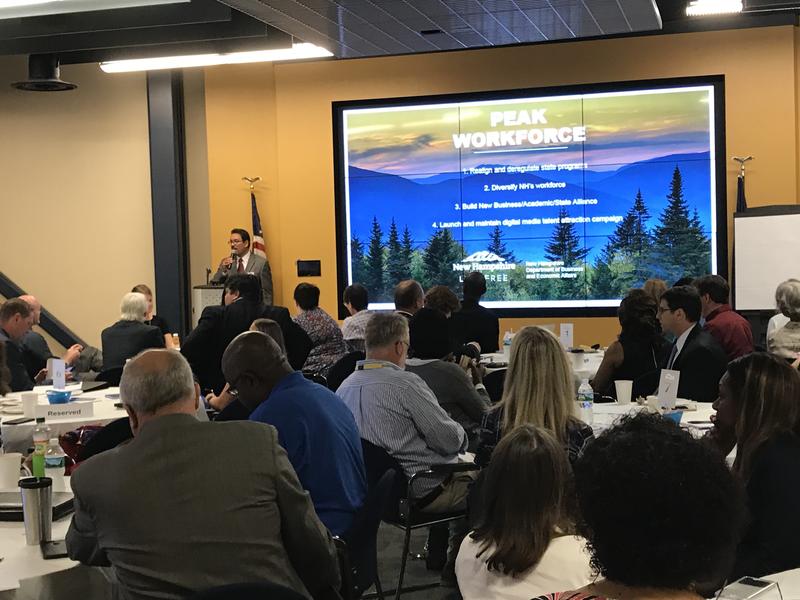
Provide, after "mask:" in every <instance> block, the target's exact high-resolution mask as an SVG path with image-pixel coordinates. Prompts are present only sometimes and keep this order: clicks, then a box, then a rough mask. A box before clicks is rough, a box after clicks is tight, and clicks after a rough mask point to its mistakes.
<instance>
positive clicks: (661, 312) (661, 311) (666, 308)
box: [658, 306, 678, 315]
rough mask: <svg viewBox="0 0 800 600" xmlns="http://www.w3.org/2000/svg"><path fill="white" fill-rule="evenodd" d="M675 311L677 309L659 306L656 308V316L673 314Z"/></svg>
mask: <svg viewBox="0 0 800 600" xmlns="http://www.w3.org/2000/svg"><path fill="white" fill-rule="evenodd" d="M676 310H678V309H677V308H675V309H673V308H670V307H669V306H667V307H664V306H659V307H658V314H659V315H661V314H664V313H665V312H675V311H676Z"/></svg>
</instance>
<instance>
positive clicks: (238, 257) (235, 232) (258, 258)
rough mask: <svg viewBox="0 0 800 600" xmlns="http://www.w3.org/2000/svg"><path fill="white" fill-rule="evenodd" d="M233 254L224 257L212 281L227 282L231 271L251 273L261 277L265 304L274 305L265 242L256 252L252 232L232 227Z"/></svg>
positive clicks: (231, 243) (231, 242)
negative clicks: (253, 247) (251, 243)
mask: <svg viewBox="0 0 800 600" xmlns="http://www.w3.org/2000/svg"><path fill="white" fill-rule="evenodd" d="M229 243H230V245H231V255H230V256H226V257H225V258H223V259H222V260H221V261H220V263H219V268H218V269H217V272H216V273H214V276H213V277H212V278H211V283H215V284H216V283H225V280H226V279H228V275H230V274H231V273H251V274H253V275H256V276H258V277H260V278H261V289H263V290H264V304H268V305H272V271H271V270H270V268H269V262H268V261H267V259H266V255H264V247H263V242H262V244H261V247H260V251H261V252H260V254H259V253H258V252H259V248H258V247H256V248H255V251H254V252H251V251H250V234H249V233H247V231H245V230H244V229H231V239H230V242H229Z"/></svg>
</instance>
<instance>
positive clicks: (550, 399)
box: [476, 327, 592, 466]
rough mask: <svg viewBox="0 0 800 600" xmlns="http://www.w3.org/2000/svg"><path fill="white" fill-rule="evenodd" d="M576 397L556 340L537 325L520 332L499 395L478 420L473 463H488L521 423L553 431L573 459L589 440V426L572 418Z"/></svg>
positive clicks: (572, 376)
mask: <svg viewBox="0 0 800 600" xmlns="http://www.w3.org/2000/svg"><path fill="white" fill-rule="evenodd" d="M575 398H576V395H575V377H574V375H573V373H572V367H571V366H570V363H569V360H568V359H567V355H566V354H565V353H564V349H563V348H562V347H561V343H560V342H559V341H558V338H556V336H554V335H553V334H552V333H550V332H549V331H548V330H546V329H542V328H541V327H525V328H523V329H521V330H520V331H519V332H518V333H517V334H516V335H515V336H514V341H513V342H512V343H511V355H510V358H509V361H508V371H506V378H505V382H504V384H503V396H502V398H501V399H500V402H498V403H497V404H495V405H494V407H493V408H492V409H491V410H490V411H489V412H488V413H486V416H485V417H484V419H483V424H482V425H481V432H480V442H479V444H478V449H477V452H476V462H477V463H478V464H479V465H481V466H486V465H487V464H489V460H490V458H491V455H492V452H493V451H494V447H495V446H496V445H497V443H498V442H499V441H500V439H501V438H502V437H503V436H504V435H505V434H507V433H508V432H510V431H511V430H513V429H514V428H515V427H519V426H520V425H524V424H526V423H530V424H531V425H536V426H537V427H541V428H542V429H545V430H547V431H549V432H550V433H552V434H553V435H554V436H555V438H556V439H557V440H558V442H559V444H561V446H562V447H563V448H564V449H565V450H566V451H567V454H568V456H569V459H570V461H574V460H575V459H576V458H577V457H578V454H579V453H580V451H581V448H583V445H584V444H585V443H586V441H587V440H588V439H590V438H591V437H592V428H591V427H589V426H588V425H587V424H586V423H584V422H583V421H580V420H579V419H578V418H577V417H575V415H574V411H575Z"/></svg>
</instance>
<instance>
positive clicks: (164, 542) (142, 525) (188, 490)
mask: <svg viewBox="0 0 800 600" xmlns="http://www.w3.org/2000/svg"><path fill="white" fill-rule="evenodd" d="M120 397H121V399H122V403H123V405H124V406H125V410H126V411H127V413H128V416H129V418H130V422H131V430H132V432H133V435H134V438H133V440H132V441H131V442H130V443H128V444H125V445H122V446H118V447H117V448H114V449H113V450H108V451H106V452H103V453H101V454H98V455H96V456H94V457H92V458H90V459H88V460H87V461H86V462H84V463H83V464H81V467H80V469H78V470H77V471H75V472H74V473H73V476H72V480H71V484H72V489H73V492H74V493H75V501H74V504H75V515H74V516H73V519H72V523H71V524H70V528H69V531H68V532H67V539H66V542H67V552H68V553H69V556H70V558H72V559H73V560H79V561H81V562H83V563H85V564H89V565H98V566H104V565H105V566H108V565H110V566H111V567H112V568H113V570H114V572H115V575H116V578H117V579H118V581H119V585H120V587H121V588H122V589H121V590H120V591H121V592H122V593H121V594H120V596H121V597H124V598H127V599H129V600H144V599H146V598H164V599H170V600H173V599H174V600H178V599H183V598H187V597H189V596H192V595H193V594H194V593H195V592H198V591H201V590H205V589H209V588H212V587H217V586H221V585H226V584H233V583H241V582H251V581H252V582H255V581H264V580H268V581H269V582H271V583H274V584H278V585H281V586H284V587H286V588H289V589H292V590H295V591H296V592H298V593H299V594H301V596H302V597H304V598H310V597H311V596H318V595H321V594H322V593H324V592H325V591H327V590H330V589H336V588H338V585H339V568H338V562H337V558H336V548H335V546H334V543H333V540H332V538H331V536H330V533H329V532H328V531H327V530H326V529H325V526H324V525H322V523H321V522H320V520H319V519H318V518H317V515H316V514H315V513H314V507H313V505H312V504H311V500H310V499H309V497H308V494H306V493H305V492H304V491H303V488H302V487H301V486H300V482H299V481H298V479H297V475H296V474H295V472H294V470H293V469H292V466H291V464H290V463H289V460H288V458H287V456H286V452H285V451H284V450H283V449H282V448H281V447H280V446H279V444H278V434H277V432H276V431H275V428H274V427H271V426H269V425H265V424H263V423H253V422H247V421H239V422H231V423H209V422H200V421H198V420H197V419H196V417H195V410H196V409H197V406H198V397H199V389H198V388H197V386H196V385H195V384H194V381H193V379H192V372H191V369H190V368H189V365H188V363H187V362H186V360H185V359H184V358H183V357H182V356H181V355H180V354H179V353H177V352H175V351H173V350H150V351H147V352H144V353H143V354H141V355H139V356H137V357H135V358H134V359H133V360H131V361H130V362H129V363H128V364H127V365H126V366H125V371H124V373H123V375H122V381H121V382H120Z"/></svg>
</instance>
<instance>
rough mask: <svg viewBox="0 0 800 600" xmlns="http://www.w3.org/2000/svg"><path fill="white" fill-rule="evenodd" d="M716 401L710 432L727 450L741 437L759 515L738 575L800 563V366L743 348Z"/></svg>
mask: <svg viewBox="0 0 800 600" xmlns="http://www.w3.org/2000/svg"><path fill="white" fill-rule="evenodd" d="M714 408H715V409H716V411H717V414H716V415H715V416H714V417H713V421H714V429H713V430H712V431H711V433H710V439H711V440H713V441H714V442H715V443H716V445H717V446H718V447H719V449H720V450H722V451H723V452H724V453H726V454H727V453H728V452H730V450H732V449H733V446H734V445H736V458H735V460H734V462H733V471H734V473H735V474H737V475H738V476H739V477H740V478H741V480H742V482H743V483H744V485H745V489H746V491H747V504H748V509H749V512H750V517H751V518H750V522H749V524H748V527H747V529H746V531H745V535H744V538H743V539H742V543H741V545H740V547H739V550H738V552H737V556H736V565H735V567H734V569H733V574H732V576H731V578H738V577H739V576H741V575H752V576H755V577H758V576H761V575H765V574H768V573H777V572H779V571H785V570H788V569H794V568H797V567H800V536H798V535H797V533H798V532H799V531H800V512H798V511H797V498H798V495H800V373H798V371H797V370H796V369H794V368H792V367H791V366H790V365H789V364H788V363H786V362H785V361H784V360H782V359H781V358H779V357H776V356H774V355H770V354H767V353H766V352H756V353H753V354H749V355H747V356H743V357H742V358H739V359H737V360H735V361H733V362H732V363H730V364H729V365H728V370H727V372H726V373H725V375H723V376H722V379H721V380H720V382H719V398H718V399H717V401H716V402H714Z"/></svg>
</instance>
